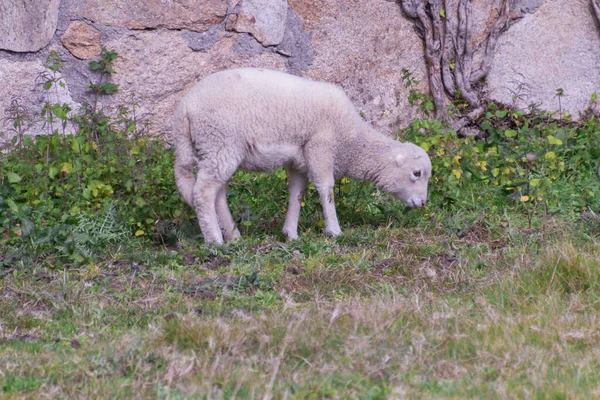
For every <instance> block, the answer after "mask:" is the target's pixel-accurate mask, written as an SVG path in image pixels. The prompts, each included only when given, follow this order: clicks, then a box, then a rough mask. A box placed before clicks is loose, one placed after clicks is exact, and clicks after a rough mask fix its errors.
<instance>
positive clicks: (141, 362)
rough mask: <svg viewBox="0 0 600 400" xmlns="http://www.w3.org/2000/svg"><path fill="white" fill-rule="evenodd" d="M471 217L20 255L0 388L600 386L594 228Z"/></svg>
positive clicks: (1, 299)
mask: <svg viewBox="0 0 600 400" xmlns="http://www.w3.org/2000/svg"><path fill="white" fill-rule="evenodd" d="M466 232H467V233H466V234H465V235H464V236H462V237H456V236H451V235H445V234H444V233H443V232H442V231H436V230H433V231H431V232H429V234H425V232H424V231H423V230H421V229H419V228H415V229H412V230H403V229H391V230H387V231H382V230H380V231H375V232H372V231H370V230H364V231H360V230H359V231H355V232H350V233H349V234H348V235H347V236H345V237H342V238H340V239H339V240H338V241H337V242H334V241H330V240H323V239H322V238H319V237H316V238H308V239H306V240H305V241H302V242H299V243H296V244H293V245H282V244H278V243H276V242H269V243H262V244H258V245H257V244H252V243H241V244H239V245H236V246H234V247H231V248H228V249H223V250H220V252H221V253H219V254H216V255H215V254H213V253H210V252H209V253H210V254H209V255H208V256H205V255H203V254H205V252H204V250H201V251H200V252H196V253H194V251H191V252H190V251H184V250H182V253H181V255H177V254H173V255H171V256H169V257H166V258H164V260H163V262H158V261H157V260H158V258H156V257H153V256H148V257H147V261H146V262H143V261H136V262H125V261H123V260H121V261H118V262H117V261H115V262H112V261H111V262H107V263H105V264H101V265H96V266H92V267H90V268H87V269H82V270H78V271H76V270H73V271H69V273H68V274H67V277H66V278H67V279H66V283H65V276H64V275H63V273H62V272H58V271H57V272H53V271H49V270H45V269H43V270H38V271H15V273H13V274H9V275H7V276H4V278H2V287H1V289H0V365H2V366H3V367H2V368H0V393H2V394H3V396H5V397H14V398H36V399H37V398H57V397H68V398H154V397H158V398H207V399H220V398H257V399H270V398H276V399H283V398H369V399H370V398H373V399H375V398H500V399H503V398H532V397H534V398H542V399H543V398H594V397H598V396H600V365H599V364H600V362H599V361H598V360H600V337H599V336H600V333H599V332H600V318H599V317H598V304H599V299H600V290H599V282H600V261H599V260H600V248H599V247H598V245H597V244H595V243H593V242H591V241H590V240H589V238H587V239H586V240H587V243H584V242H582V241H581V238H580V237H578V236H574V234H572V233H569V232H566V231H565V232H563V233H562V234H561V235H554V236H552V235H544V236H542V235H538V236H535V235H534V234H532V233H531V232H524V233H523V234H522V235H521V236H520V237H519V238H517V239H515V237H514V236H512V237H509V236H508V235H502V234H501V233H498V232H492V231H491V230H489V229H484V228H482V225H481V224H473V226H472V228H469V229H468V230H466ZM469 235H472V236H473V237H472V238H469ZM532 235H533V236H532ZM257 249H258V250H257ZM194 254H196V255H194ZM253 271H258V272H256V273H253ZM231 282H235V284H231ZM207 292H208V293H210V294H211V295H210V296H208V295H206V293H207Z"/></svg>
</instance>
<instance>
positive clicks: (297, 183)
mask: <svg viewBox="0 0 600 400" xmlns="http://www.w3.org/2000/svg"><path fill="white" fill-rule="evenodd" d="M307 184H308V180H307V179H306V176H304V175H303V174H301V173H300V172H298V171H296V170H295V169H293V168H288V186H289V191H290V202H289V205H288V209H287V214H286V215H285V223H284V224H283V234H284V235H285V237H286V239H287V240H290V241H291V240H296V239H298V219H299V218H300V209H301V208H302V197H303V196H304V191H305V190H306V186H307Z"/></svg>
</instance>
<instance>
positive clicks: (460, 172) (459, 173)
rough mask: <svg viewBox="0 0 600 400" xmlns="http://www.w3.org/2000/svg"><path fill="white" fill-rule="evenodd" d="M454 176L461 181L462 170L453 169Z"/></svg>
mask: <svg viewBox="0 0 600 400" xmlns="http://www.w3.org/2000/svg"><path fill="white" fill-rule="evenodd" d="M452 175H454V176H455V177H456V179H460V177H461V176H462V171H461V170H460V169H453V170H452Z"/></svg>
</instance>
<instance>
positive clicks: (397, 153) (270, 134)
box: [174, 68, 431, 244]
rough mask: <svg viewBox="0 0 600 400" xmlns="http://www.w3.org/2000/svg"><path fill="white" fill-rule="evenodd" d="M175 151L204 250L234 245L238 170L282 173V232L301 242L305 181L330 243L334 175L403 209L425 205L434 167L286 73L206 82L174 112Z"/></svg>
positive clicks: (327, 87)
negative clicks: (232, 204)
mask: <svg viewBox="0 0 600 400" xmlns="http://www.w3.org/2000/svg"><path fill="white" fill-rule="evenodd" d="M174 143H175V153H176V161H175V178H176V183H177V188H178V190H179V192H180V193H181V195H182V197H183V198H184V200H185V201H186V202H187V203H188V204H189V205H190V206H191V207H192V208H194V209H195V211H196V213H197V215H198V222H199V224H200V228H201V230H202V234H203V235H204V240H205V242H206V243H208V244H222V243H223V242H224V241H225V242H229V241H233V240H236V239H237V238H239V237H240V232H239V231H238V229H236V227H235V221H234V219H233V217H232V216H231V212H230V211H229V208H228V206H227V200H226V187H227V183H228V181H229V179H230V178H231V176H232V175H233V174H234V172H235V171H236V170H237V169H238V168H242V169H244V170H247V171H270V170H274V169H277V168H280V167H286V168H287V173H288V185H289V205H288V210H287V214H286V217H285V222H284V225H283V233H284V235H285V237H286V238H287V240H290V241H291V240H294V239H297V238H298V218H299V214H300V208H301V202H302V196H303V193H304V191H305V190H306V187H307V183H308V181H307V180H308V179H310V180H311V181H312V182H313V183H314V185H315V188H316V190H317V191H318V193H319V197H320V200H321V204H322V208H323V215H324V219H325V232H326V233H327V234H329V235H331V236H337V235H339V234H340V233H341V232H342V231H341V229H340V225H339V223H338V219H337V216H336V212H335V203H334V196H333V194H334V191H333V188H334V180H335V179H337V178H339V177H342V176H347V177H350V178H353V179H359V180H368V181H371V182H373V183H375V185H376V186H377V187H378V188H380V189H382V190H384V191H386V192H389V193H391V194H392V195H393V196H394V197H395V198H396V199H399V200H402V201H404V202H405V203H406V204H407V205H408V206H409V207H418V208H420V207H422V206H424V205H425V202H426V200H427V183H428V180H429V178H430V177H431V162H430V159H429V156H428V155H427V153H426V152H425V151H424V150H423V149H422V148H420V147H418V146H416V145H414V144H412V143H401V142H398V141H395V140H393V139H391V138H389V137H387V136H385V135H383V134H381V133H378V132H376V131H375V130H374V129H373V128H372V127H371V126H370V125H369V124H367V123H366V122H365V121H363V119H362V118H361V116H360V115H359V113H358V112H357V111H356V109H355V108H354V106H353V104H352V102H351V101H350V99H349V98H348V97H347V96H346V95H345V93H344V92H343V91H342V90H341V89H340V88H338V87H337V86H335V85H333V84H329V83H324V82H317V81H312V80H308V79H304V78H300V77H297V76H293V75H289V74H286V73H283V72H277V71H272V70H266V69H253V68H240V69H230V70H225V71H221V72H217V73H214V74H212V75H209V76H207V77H205V78H204V79H202V80H201V81H200V82H198V83H197V84H196V86H195V87H193V88H192V89H191V90H190V91H189V92H188V93H187V94H186V95H185V96H184V98H183V99H182V101H181V103H180V104H179V107H178V108H177V110H176V112H175V131H174ZM194 167H196V169H197V172H196V176H194Z"/></svg>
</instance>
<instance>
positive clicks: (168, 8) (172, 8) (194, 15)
mask: <svg viewBox="0 0 600 400" xmlns="http://www.w3.org/2000/svg"><path fill="white" fill-rule="evenodd" d="M73 7H74V10H73V11H74V13H75V14H77V15H80V16H81V17H83V18H86V19H88V20H90V21H93V22H97V23H100V24H103V25H108V26H118V27H123V28H129V29H156V28H167V29H189V30H191V31H196V32H204V31H206V30H208V28H210V27H211V26H212V25H216V24H219V23H221V22H222V21H223V20H224V19H225V15H226V14H227V0H186V1H172V0H145V1H131V0H86V1H81V2H75V3H74V4H73Z"/></svg>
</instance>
